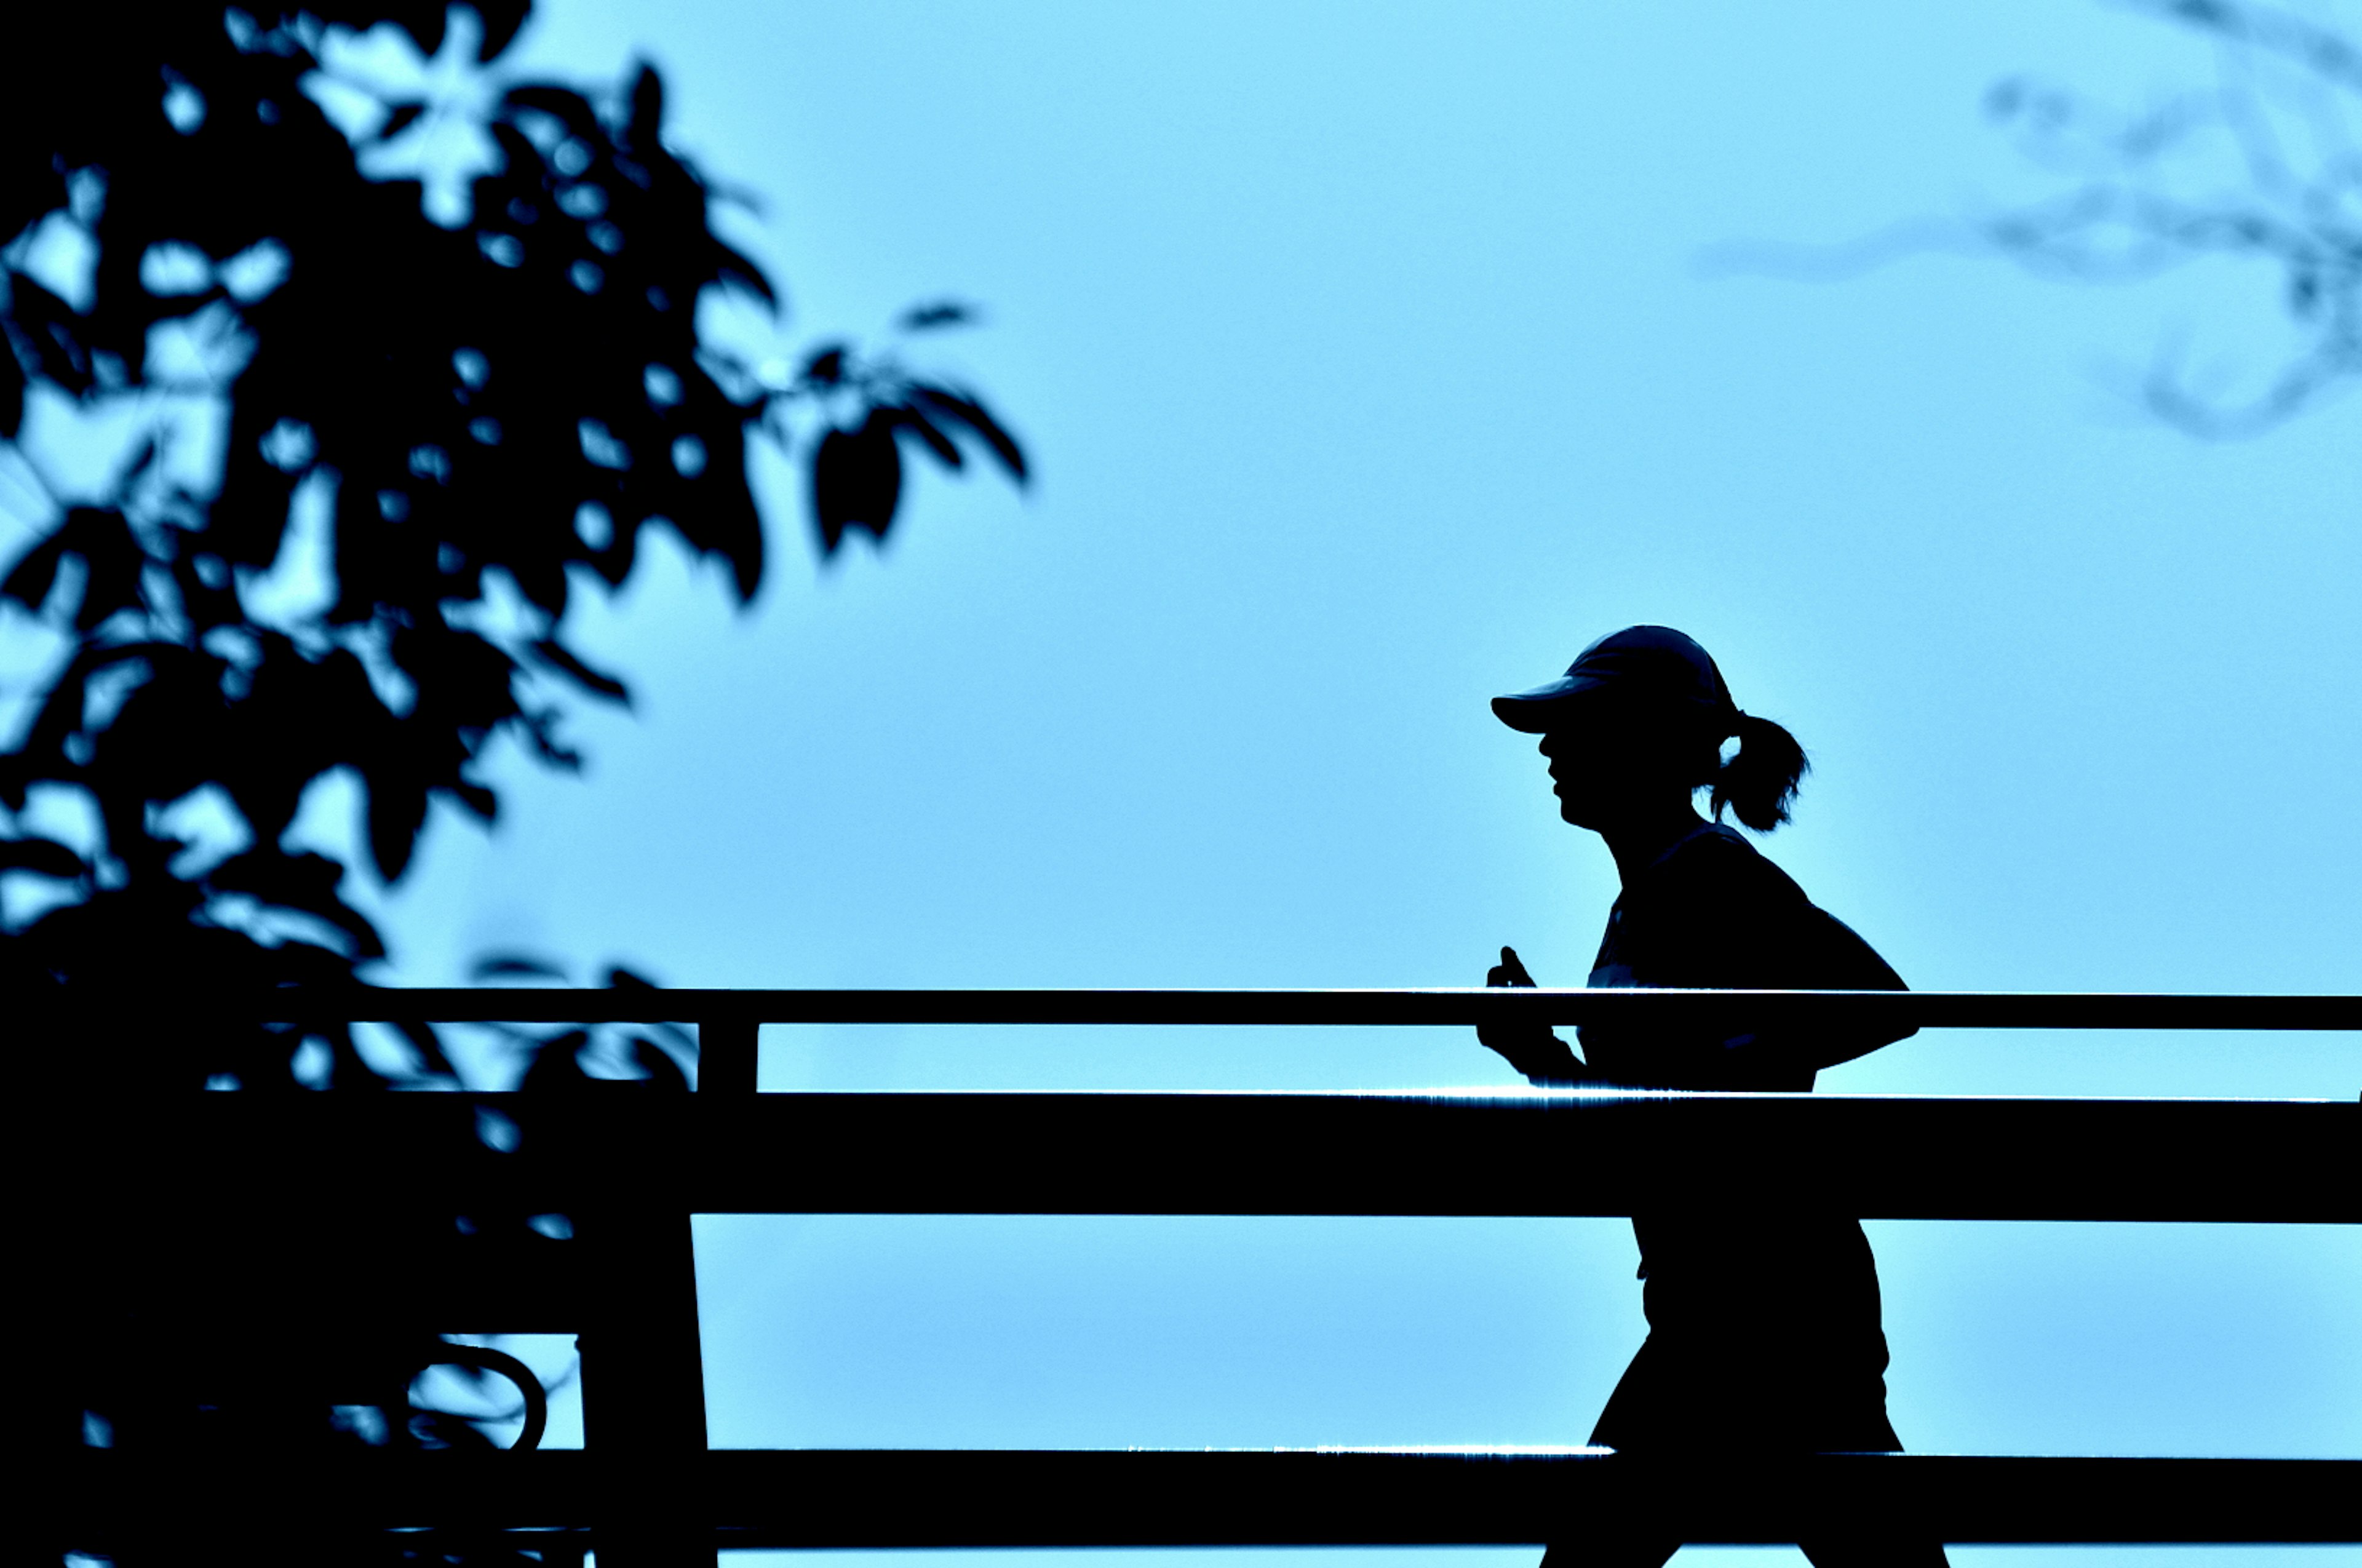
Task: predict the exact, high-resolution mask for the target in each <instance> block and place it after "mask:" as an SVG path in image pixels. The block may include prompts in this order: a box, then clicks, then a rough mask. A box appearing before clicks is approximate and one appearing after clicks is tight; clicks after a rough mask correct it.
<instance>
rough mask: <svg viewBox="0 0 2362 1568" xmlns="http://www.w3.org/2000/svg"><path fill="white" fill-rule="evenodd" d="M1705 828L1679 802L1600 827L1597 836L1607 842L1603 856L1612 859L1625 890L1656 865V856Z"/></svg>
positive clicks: (1691, 809)
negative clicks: (1641, 874)
mask: <svg viewBox="0 0 2362 1568" xmlns="http://www.w3.org/2000/svg"><path fill="white" fill-rule="evenodd" d="M1704 826H1705V818H1704V817H1702V816H1700V815H1698V814H1697V812H1696V810H1695V809H1694V807H1692V806H1691V805H1690V803H1689V801H1686V800H1682V801H1668V802H1666V803H1665V804H1664V805H1663V806H1661V807H1659V808H1656V809H1654V810H1651V811H1649V812H1639V813H1636V814H1634V815H1633V816H1631V817H1629V818H1627V819H1626V820H1625V821H1622V822H1619V823H1616V824H1615V825H1613V826H1611V827H1603V828H1601V829H1600V830H1599V836H1600V837H1602V838H1604V839H1606V841H1607V853H1608V854H1610V855H1612V856H1615V857H1616V875H1617V878H1618V879H1619V880H1620V881H1622V883H1623V884H1624V886H1626V887H1630V886H1631V885H1632V879H1633V878H1636V877H1638V876H1639V874H1640V873H1641V872H1643V871H1645V870H1647V869H1648V868H1649V867H1651V866H1653V865H1655V864H1656V862H1657V857H1658V856H1661V855H1662V854H1664V853H1665V851H1667V850H1668V849H1671V848H1672V846H1673V845H1676V844H1679V843H1680V842H1681V841H1682V839H1683V837H1685V836H1686V835H1688V834H1693V833H1695V832H1696V831H1697V830H1698V829H1699V828H1701V827H1704Z"/></svg>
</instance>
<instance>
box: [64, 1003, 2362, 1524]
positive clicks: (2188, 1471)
mask: <svg viewBox="0 0 2362 1568" xmlns="http://www.w3.org/2000/svg"><path fill="white" fill-rule="evenodd" d="M205 1006H206V1007H208V1008H213V1009H215V1010H225V1011H226V1012H228V1013H232V1014H235V1015H237V1016H239V1017H242V1018H244V1019H246V1020H248V1021H254V1020H264V1021H273V1022H281V1023H287V1024H290V1025H302V1024H304V1023H307V1022H308V1023H315V1024H316V1023H321V1022H328V1021H334V1022H338V1023H351V1022H357V1021H376V1022H393V1023H425V1022H478V1023H482V1022H496V1023H511V1024H535V1023H566V1024H594V1023H615V1022H638V1023H655V1022H659V1021H670V1022H675V1023H685V1024H690V1025H693V1026H694V1028H695V1030H696V1032H697V1035H698V1041H699V1070H698V1077H697V1088H696V1092H694V1093H693V1094H690V1095H687V1096H679V1095H672V1096H666V1095H657V1094H649V1093H638V1094H632V1093H613V1094H602V1093H596V1092H592V1093H582V1094H573V1095H526V1094H507V1095H502V1094H453V1093H420V1094H380V1095H366V1096H364V1095H351V1094H337V1093H328V1094H318V1095H295V1096H289V1095H270V1096H265V1095H259V1094H243V1093H215V1094H202V1095H183V1096H179V1097H149V1098H140V1099H125V1100H122V1101H120V1102H114V1103H108V1104H106V1105H105V1106H103V1107H95V1108H91V1109H89V1110H88V1111H87V1113H86V1114H85V1113H83V1112H79V1111H76V1110H61V1111H60V1112H59V1113H57V1114H55V1115H50V1116H47V1117H45V1118H43V1119H39V1124H38V1125H32V1126H28V1128H27V1130H26V1133H25V1137H24V1140H23V1141H22V1142H21V1143H20V1149H27V1148H28V1149H30V1150H32V1151H33V1154H34V1158H35V1160H36V1165H35V1166H34V1168H35V1169H36V1170H37V1171H39V1172H42V1173H50V1174H47V1175H44V1176H42V1177H41V1178H40V1179H41V1182H42V1184H43V1185H46V1186H48V1187H50V1190H49V1191H47V1192H41V1191H36V1192H35V1193H33V1194H32V1195H31V1196H32V1197H33V1198H34V1200H35V1206H36V1207H37V1208H39V1209H42V1210H43V1211H44V1212H47V1213H50V1214H51V1215H53V1216H57V1217H58V1219H57V1220H56V1222H58V1223H64V1224H71V1225H74V1226H106V1225H113V1226H116V1227H118V1228H126V1227H127V1231H128V1233H127V1238H126V1241H125V1243H124V1244H125V1245H127V1246H138V1247H145V1248H150V1249H154V1250H155V1251H156V1252H157V1253H158V1254H159V1255H160V1256H163V1257H167V1258H169V1259H170V1260H171V1269H172V1270H173V1271H175V1278H176V1280H177V1281H178V1284H177V1286H176V1288H180V1289H184V1290H186V1291H188V1292H189V1293H190V1294H191V1298H192V1299H196V1298H199V1297H203V1295H204V1292H205V1291H206V1289H207V1287H208V1286H207V1281H208V1280H216V1279H220V1280H226V1279H229V1278H231V1277H233V1276H235V1278H236V1279H237V1282H238V1284H239V1286H240V1288H242V1289H245V1290H247V1291H248V1292H249V1293H250V1292H251V1291H252V1290H253V1289H254V1288H255V1287H256V1286H257V1282H258V1281H259V1282H262V1284H263V1286H266V1287H267V1286H268V1285H269V1284H270V1282H271V1281H274V1280H275V1281H278V1282H279V1283H280V1284H281V1285H282V1286H284V1287H285V1288H284V1289H283V1290H282V1291H281V1293H280V1297H281V1298H283V1299H291V1300H298V1301H302V1302H304V1303H306V1304H307V1305H306V1307H305V1310H306V1311H308V1312H310V1313H313V1314H315V1316H318V1317H320V1318H321V1319H322V1320H325V1321H326V1322H328V1323H330V1324H331V1325H333V1324H335V1323H337V1322H340V1321H349V1323H350V1325H351V1326H352V1327H353V1328H354V1330H355V1331H366V1330H367V1329H368V1328H369V1327H370V1326H371V1325H379V1326H382V1325H385V1324H390V1323H402V1324H407V1325H408V1326H410V1327H411V1328H413V1329H416V1328H419V1327H428V1328H432V1329H435V1330H438V1331H441V1330H449V1331H470V1332H487V1331H501V1332H507V1333H532V1332H562V1333H572V1334H576V1335H577V1336H579V1346H580V1351H581V1380H582V1397H583V1419H584V1428H585V1442H584V1447H583V1448H582V1449H581V1450H579V1451H568V1452H531V1451H530V1450H531V1440H532V1439H533V1438H534V1437H536V1436H537V1435H538V1432H539V1425H540V1423H539V1419H538V1416H539V1412H540V1410H541V1408H542V1407H541V1404H540V1401H541V1390H540V1388H539V1386H538V1385H537V1384H535V1383H533V1381H532V1378H531V1375H530V1374H529V1373H525V1372H524V1369H523V1368H522V1367H521V1365H519V1364H513V1363H505V1358H502V1357H499V1356H498V1355H497V1354H492V1355H490V1356H489V1357H487V1356H484V1355H480V1354H476V1353H468V1352H464V1351H455V1356H457V1357H458V1359H461V1360H468V1359H471V1358H472V1359H474V1360H475V1361H476V1363H477V1364H479V1365H485V1366H491V1367H492V1368H493V1369H494V1370H505V1371H507V1372H508V1373H509V1374H510V1375H512V1377H513V1378H514V1379H515V1380H516V1381H518V1382H519V1383H520V1386H521V1387H523V1388H524V1393H525V1395H526V1397H527V1404H528V1408H529V1412H530V1414H531V1415H532V1417H533V1419H528V1421H527V1432H526V1437H525V1439H524V1440H523V1441H521V1443H520V1449H521V1450H526V1451H522V1452H492V1453H485V1452H460V1451H448V1452H421V1451H418V1450H416V1449H403V1448H400V1447H392V1446H390V1447H385V1448H381V1449H374V1450H364V1451H358V1452H339V1453H334V1454H326V1453H323V1454H319V1455H308V1456H306V1455H293V1456H289V1457H287V1458H286V1459H285V1460H284V1461H283V1462H280V1461H274V1462H271V1463H256V1461H255V1460H254V1459H253V1458H252V1456H250V1455H248V1456H240V1455H236V1454H228V1453H222V1454H208V1453H204V1452H173V1453H170V1454H162V1453H141V1452H133V1451H131V1450H128V1449H126V1450H116V1449H109V1448H84V1449H83V1450H80V1451H78V1452H74V1453H72V1454H71V1455H70V1456H68V1458H67V1459H66V1460H65V1462H64V1463H62V1464H61V1466H60V1467H59V1469H58V1471H57V1473H56V1474H55V1476H54V1478H53V1484H50V1485H45V1486H44V1487H43V1488H41V1489H40V1493H39V1496H38V1498H37V1499H36V1500H35V1501H34V1502H33V1503H32V1504H31V1505H30V1506H31V1507H33V1508H34V1509H35V1510H36V1511H38V1512H40V1513H43V1514H46V1515H47V1516H48V1517H49V1518H50V1520H51V1521H52V1529H51V1532H50V1533H51V1534H52V1535H53V1538H54V1540H55V1541H56V1543H57V1544H58V1545H59V1546H61V1547H62V1548H63V1549H65V1550H67V1551H84V1552H89V1553H93V1554H96V1555H105V1556H111V1555H115V1554H116V1553H117V1552H120V1551H128V1550H132V1549H135V1548H138V1547H139V1546H143V1545H144V1546H149V1547H161V1548H165V1549H166V1550H165V1551H162V1552H161V1553H160V1555H165V1556H182V1555H185V1554H188V1553H190V1552H192V1551H193V1552H194V1553H196V1554H198V1555H203V1554H204V1552H205V1551H207V1550H208V1542H212V1543H215V1545H218V1544H219V1543H222V1542H227V1541H233V1540H257V1539H283V1540H290V1541H298V1542H304V1541H308V1542H312V1543H315V1544H316V1545H318V1546H320V1547H322V1548H330V1547H334V1546H337V1545H339V1544H342V1545H348V1546H358V1547H362V1548H364V1549H365V1550H370V1551H383V1552H391V1553H392V1554H393V1555H394V1556H397V1557H408V1558H413V1559H418V1558H434V1557H437V1556H441V1555H444V1554H446V1553H447V1552H450V1551H458V1550H461V1549H463V1548H465V1547H467V1546H469V1545H470V1544H474V1545H490V1544H494V1543H497V1544H500V1545H502V1546H505V1547H509V1548H513V1549H516V1550H522V1551H533V1552H535V1553H537V1554H538V1555H539V1556H540V1558H541V1560H542V1561H543V1562H546V1563H562V1562H569V1561H570V1562H578V1563H579V1559H580V1557H581V1555H582V1554H583V1553H584V1552H585V1551H596V1552H597V1553H598V1561H599V1564H600V1568H658V1565H662V1568H686V1565H689V1564H701V1565H703V1564H712V1562H714V1561H715V1554H716V1553H717V1552H718V1551H723V1550H729V1549H744V1548H822V1547H833V1548H847V1547H873V1548H889V1547H939V1548H954V1547H967V1548H997V1547H1067V1546H1099V1547H1169V1546H1253V1545H1339V1546H1347V1545H1380V1544H1385V1545H1415V1544H1437V1545H1440V1544H1455V1545H1467V1544H1487V1543H1490V1544H1507V1543H1537V1544H1538V1543H1541V1542H1544V1541H1548V1540H1552V1539H1555V1538H1560V1537H1562V1536H1568V1535H1579V1534H1583V1533H1586V1532H1589V1531H1593V1530H1606V1529H1618V1528H1625V1527H1627V1526H1628V1527H1629V1528H1634V1529H1646V1530H1647V1531H1648V1532H1650V1533H1651V1534H1655V1535H1659V1536H1664V1535H1678V1536H1680V1537H1681V1538H1682V1539H1683V1540H1684V1541H1689V1542H1700V1543H1727V1544H1743V1543H1776V1542H1789V1541H1794V1540H1798V1539H1800V1538H1804V1537H1812V1536H1825V1535H1828V1534H1831V1533H1840V1534H1842V1533H1847V1532H1849V1531H1859V1530H1860V1529H1861V1528H1862V1527H1863V1525H1864V1523H1865V1521H1877V1522H1878V1523H1879V1524H1880V1525H1881V1526H1882V1528H1888V1529H1905V1530H1907V1531H1908V1532H1910V1533H1912V1534H1915V1535H1917V1536H1919V1537H1921V1538H1923V1539H1924V1538H1926V1537H1935V1538H1937V1539H1941V1540H1946V1541H1948V1542H1954V1543H1962V1544H1967V1543H1991V1544H2003V1543H2036V1542H2046V1543H2067V1542H2118V1543H2131V1542H2183V1543H2201V1542H2215V1543H2227V1542H2249V1543H2262V1542H2315V1543H2318V1542H2362V1459H2306V1460H2289V1459H2258V1458H2249V1457H2239V1456H2220V1457H2175V1458H2152V1457H2121V1458H2068V1457H2049V1456H2039V1455H1949V1454H1940V1455H1939V1454H1909V1455H1904V1454H1771V1455H1767V1454H1750V1453H1744V1452H1730V1453H1703V1454H1693V1455H1684V1456H1682V1457H1679V1458H1678V1459H1676V1458H1671V1457H1663V1456H1658V1457H1650V1456H1644V1455H1639V1454H1614V1453H1606V1452H1511V1451H1507V1450H1483V1449H1473V1450H1383V1451H1379V1450H1316V1451H1238V1452H1220V1451H1217V1452H1200V1451H1186V1452H1184V1451H1168V1452H1158V1451H1139V1450H1125V1451H1072V1450H1066V1451H1053V1452H1022V1451H1007V1450H989V1451H958V1450H890V1451H858V1450H810V1449H807V1450H717V1449H714V1448H712V1447H711V1446H710V1445H709V1443H708V1441H707V1431H706V1419H705V1389H706V1373H705V1368H704V1364H703V1360H702V1357H701V1352H700V1346H699V1331H698V1312H697V1277H696V1265H695V1257H694V1249H693V1246H692V1242H691V1236H690V1217H691V1216H692V1215H696V1214H714V1213H800V1212H839V1213H844V1212H862V1213H975V1214H985V1213H996V1214H997V1213H1101V1214H1105V1213H1123V1214H1231V1215H1259V1214H1260V1215H1269V1214H1291V1215H1373V1214H1385V1215H1532V1216H1544V1215H1552V1216H1576V1215H1627V1214H1629V1213H1631V1212H1633V1210H1634V1209H1636V1208H1641V1207H1644V1206H1645V1207H1648V1208H1651V1209H1665V1208H1672V1207H1681V1206H1685V1205H1694V1204H1704V1205H1716V1206H1723V1207H1728V1206H1730V1205H1731V1204H1732V1203H1734V1202H1735V1201H1743V1202H1745V1203H1749V1204H1759V1205H1764V1206H1769V1207H1772V1208H1779V1207H1783V1206H1810V1207H1812V1208H1815V1209H1819V1210H1820V1211H1824V1212H1829V1211H1835V1212H1843V1213H1847V1214H1850V1215H1854V1216H1858V1217H1860V1218H1864V1219H1919V1220H1931V1219H1932V1220H2095V1221H2096V1220H2135V1221H2165V1220H2203V1221H2215V1222H2235V1223H2280V1224H2287V1223H2299V1224H2335V1225H2350V1224H2355V1223H2357V1222H2362V1177H2358V1176H2357V1173H2362V1103H2357V1102H2354V1101H2342V1100H2338V1101H2334V1100H2235V1099H2147V1100H2143V1099H2108V1100H2088V1099H1934V1098H1912V1097H1874V1098H1847V1097H1841V1096H1815V1095H1792V1094H1698V1093H1673V1092H1641V1091H1628V1090H1600V1089H1576V1090H1565V1091H1515V1092H1500V1093H1465V1092H1463V1093H1436V1094H1424V1093H1398V1094H1397V1093H1368V1094H1109V1093H1089V1094H1057V1093H1003V1092H980V1093H885V1094H848V1093H822V1094H803V1093H799V1094H763V1093H758V1092H756V1033H757V1031H758V1029H759V1028H760V1026H761V1025H763V1024H766V1023H823V1022H853V1023H937V1024H1007V1025H1027V1026H1043V1027H1047V1026H1090V1025H1134V1024H1200V1025H1203V1024H1227V1025H1271V1024H1281V1025H1304V1026H1323V1025H1401V1026H1414V1025H1429V1026H1431V1025H1443V1024H1450V1025H1469V1024H1476V1023H1538V1022H1539V1023H1550V1024H1570V1023H1581V1022H1584V1021H1595V1020H1606V1019H1613V1020H1615V1021H1617V1022H1618V1023H1620V1024H1634V1023H1638V1024H1644V1025H1663V1026H1667V1027H1693V1026H1702V1025H1707V1024H1711V1023H1713V1022H1715V1021H1717V1020H1720V1019H1724V1018H1730V1019H1742V1018H1743V1019H1744V1020H1746V1021H1747V1023H1748V1025H1749V1026H1750V1027H1756V1028H1762V1027H1766V1026H1771V1027H1789V1026H1794V1027H1809V1026H1811V1025H1814V1024H1816V1023H1824V1022H1837V1021H1845V1022H1849V1023H1854V1024H1859V1023H1861V1022H1863V1021H1875V1022H1877V1023H1879V1024H1881V1025H1886V1026H1897V1027H1898V1029H1899V1026H1906V1025H1915V1026H1917V1027H1920V1028H1959V1027H1980V1028H2039V1029H2077V1030H2083V1029H2144V1030H2147V1029H2171V1030H2182V1029H2203V1030H2231V1029H2237V1030H2307V1031H2312V1030H2324V1031H2345V1032H2353V1031H2362V997H2343V996H2316V997H2290V996H2269V997H2266V996H2167V995H2121V994H2071V995H2070V994H2031V993H1996V992H1976V993H1965V992H1827V991H1820V992H1815V991H1674V990H1603V991H1593V990H1580V989H1547V988H1543V989H1435V990H1343V991H1340V990H1256V991H1240V990H1232V991H1222V990H1161V991H1160V990H1128V991H1127V990H962V991H870V990H590V989H558V988H527V989H516V988H489V989H348V990H342V991H337V992H334V993H326V992H324V993H316V994H310V993H298V992H292V991H281V992H275V993H271V994H270V995H269V996H268V997H259V998H248V999H238V1000H234V1001H226V1002H225V1001H219V1000H214V1001H208V1002H207V1003H206V1004H205ZM101 1014H103V1015H104V1016H101ZM191 1016H192V1015H191V1013H190V1011H189V1008H188V1005H187V1004H186V1003H185V1002H184V1001H177V1000H174V999H138V998H127V999H117V1000H116V1002H115V1003H114V1004H113V1005H112V1006H111V1007H109V1008H107V1009H103V1010H94V1016H93V1021H92V1027H94V1028H100V1027H116V1026H119V1027H126V1028H130V1027H159V1026H160V1027H171V1026H173V1024H174V1023H175V1022H182V1023H185V1021H187V1020H188V1019H189V1018H190V1017H191ZM22 1120H23V1121H28V1122H29V1121H35V1120H36V1119H32V1118H24V1119H22ZM1410 1149H1416V1150H1417V1151H1418V1159H1417V1160H1416V1161H1413V1160H1408V1159H1406V1158H1404V1152H1405V1151H1406V1150H1410ZM324 1171H334V1172H337V1173H338V1174H337V1178H336V1179H335V1180H333V1181H323V1180H321V1179H319V1174H320V1173H322V1172H324ZM55 1173H80V1174H75V1175H65V1176H60V1175H57V1174H55ZM1578 1173H1579V1179H1577V1176H1578ZM1742 1195H1743V1196H1742ZM264 1213H267V1214H268V1215H270V1217H271V1221H272V1222H271V1224H270V1226H269V1227H267V1228H259V1227H257V1226H255V1225H254V1224H252V1223H251V1222H250V1219H251V1217H252V1216H254V1215H257V1214H264ZM540 1213H560V1214H564V1215H567V1216H568V1218H569V1220H570V1222H571V1228H572V1234H571V1236H570V1237H568V1238H565V1239H557V1238H548V1237H544V1238H536V1239H534V1241H533V1242H532V1243H531V1244H528V1245H522V1246H521V1245H519V1244H518V1243H517V1242H516V1236H517V1234H518V1232H517V1231H516V1230H515V1228H514V1227H509V1228H506V1229H502V1228H500V1227H491V1226H481V1225H477V1224H475V1223H473V1222H472V1221H471V1220H470V1219H469V1217H470V1216H483V1215H496V1214H499V1215H510V1216H516V1215H524V1214H540ZM130 1217H136V1222H134V1220H133V1219H132V1218H130ZM496 1235H497V1236H499V1237H504V1238H506V1239H504V1240H496V1239H495V1237H496ZM392 1264H399V1265H400V1266H390V1265H392ZM504 1363H505V1364H504Z"/></svg>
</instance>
